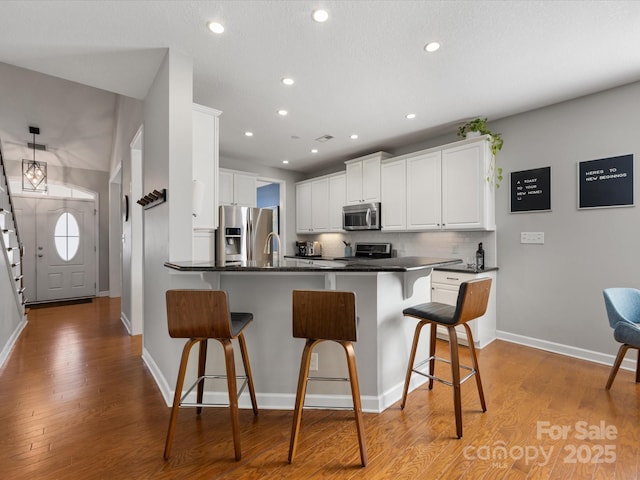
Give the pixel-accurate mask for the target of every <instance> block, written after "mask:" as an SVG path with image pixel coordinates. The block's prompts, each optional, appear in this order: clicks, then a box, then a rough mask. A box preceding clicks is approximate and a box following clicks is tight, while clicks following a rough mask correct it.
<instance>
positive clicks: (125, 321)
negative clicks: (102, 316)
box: [120, 312, 131, 335]
mask: <svg viewBox="0 0 640 480" xmlns="http://www.w3.org/2000/svg"><path fill="white" fill-rule="evenodd" d="M120 321H121V322H122V324H123V325H124V328H126V329H127V332H128V333H129V335H131V320H129V319H128V318H127V316H126V315H125V314H124V312H120Z"/></svg>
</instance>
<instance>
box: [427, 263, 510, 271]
mask: <svg viewBox="0 0 640 480" xmlns="http://www.w3.org/2000/svg"><path fill="white" fill-rule="evenodd" d="M434 270H440V271H443V272H460V273H482V272H493V271H495V270H498V267H484V268H483V269H482V270H477V269H474V268H467V264H466V263H458V264H455V265H445V266H441V267H436V268H434Z"/></svg>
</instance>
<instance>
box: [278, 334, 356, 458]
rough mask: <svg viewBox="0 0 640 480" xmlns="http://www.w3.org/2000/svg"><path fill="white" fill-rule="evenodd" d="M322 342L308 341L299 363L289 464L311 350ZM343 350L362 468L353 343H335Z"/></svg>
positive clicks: (293, 454)
mask: <svg viewBox="0 0 640 480" xmlns="http://www.w3.org/2000/svg"><path fill="white" fill-rule="evenodd" d="M321 341H322V340H317V339H308V340H307V341H306V343H305V346H304V350H303V351H302V360H301V363H300V375H299V376H298V389H297V392H296V404H295V407H294V412H293V426H292V428H291V442H290V443H289V463H291V462H292V461H293V459H294V457H295V455H296V448H297V443H298V434H299V433H300V424H301V422H302V409H303V406H304V399H305V395H306V392H307V379H308V378H309V366H310V364H311V353H312V351H313V348H314V347H315V346H316V345H317V344H318V343H320V342H321ZM337 343H339V344H340V345H342V347H343V348H344V351H345V355H346V357H347V368H348V370H349V382H350V384H351V396H352V398H353V410H354V413H355V420H356V430H357V432H358V445H359V448H360V461H361V463H362V466H363V467H366V466H367V461H368V460H367V446H366V443H365V436H364V422H363V419H362V403H361V400H360V384H359V383H358V370H357V368H356V357H355V351H354V349H353V343H351V342H347V341H337Z"/></svg>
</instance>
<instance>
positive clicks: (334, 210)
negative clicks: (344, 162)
mask: <svg viewBox="0 0 640 480" xmlns="http://www.w3.org/2000/svg"><path fill="white" fill-rule="evenodd" d="M346 204H347V178H346V174H345V173H339V174H337V175H331V176H330V177H329V231H331V232H340V231H342V207H344V206H345V205H346Z"/></svg>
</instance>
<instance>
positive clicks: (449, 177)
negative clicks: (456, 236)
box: [442, 135, 496, 230]
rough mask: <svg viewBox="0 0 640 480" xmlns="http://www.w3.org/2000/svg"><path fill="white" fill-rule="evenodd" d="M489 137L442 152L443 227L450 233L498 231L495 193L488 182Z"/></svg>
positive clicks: (489, 160)
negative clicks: (452, 231) (453, 231)
mask: <svg viewBox="0 0 640 480" xmlns="http://www.w3.org/2000/svg"><path fill="white" fill-rule="evenodd" d="M487 138H488V137H487V136H486V135H485V136H482V137H480V138H479V139H474V140H473V141H469V140H467V141H465V142H464V143H463V142H460V143H461V144H460V145H455V146H451V147H448V148H444V149H443V150H442V224H443V228H446V229H449V230H495V228H496V219H495V191H494V188H493V184H492V183H489V182H487V179H486V177H487V172H488V171H489V167H490V164H491V159H492V153H491V148H490V144H489V142H488V141H487Z"/></svg>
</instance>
